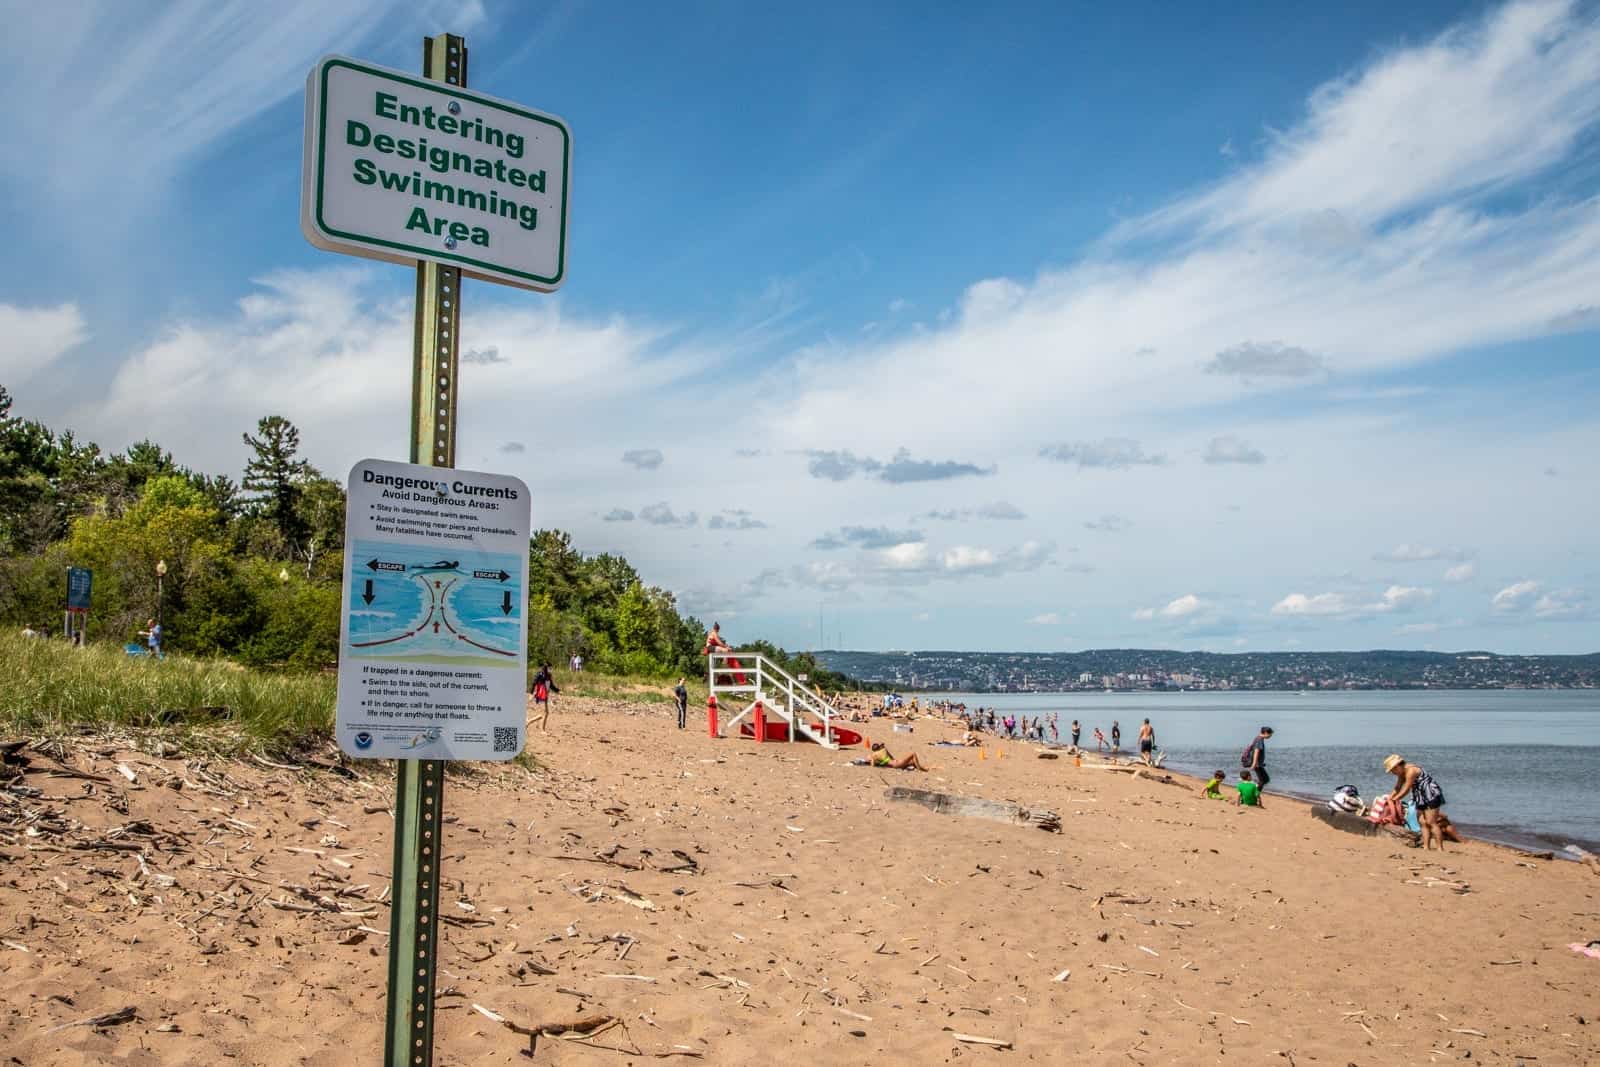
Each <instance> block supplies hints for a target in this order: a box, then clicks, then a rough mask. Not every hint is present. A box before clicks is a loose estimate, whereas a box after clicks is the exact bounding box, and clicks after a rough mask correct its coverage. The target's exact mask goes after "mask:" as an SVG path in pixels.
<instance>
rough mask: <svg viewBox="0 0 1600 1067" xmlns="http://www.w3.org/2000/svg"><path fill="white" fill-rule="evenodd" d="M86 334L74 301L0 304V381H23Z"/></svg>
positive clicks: (11, 384)
mask: <svg viewBox="0 0 1600 1067" xmlns="http://www.w3.org/2000/svg"><path fill="white" fill-rule="evenodd" d="M88 336H89V330H88V326H87V325H86V324H85V322H84V320H83V315H82V313H81V312H79V310H78V306H77V305H76V304H58V305H57V306H55V307H33V308H30V307H17V306H14V305H12V304H0V382H3V383H4V384H5V385H7V386H8V387H10V390H11V393H12V395H13V396H15V395H16V391H17V386H19V385H22V384H25V383H26V382H28V381H29V380H30V379H32V378H33V377H34V376H35V375H37V374H38V373H40V372H41V371H43V370H45V369H46V368H48V367H49V366H50V365H51V364H52V363H54V362H55V361H56V360H57V359H59V358H60V357H61V356H62V355H64V354H65V353H67V352H69V351H71V350H72V349H74V348H76V347H77V346H78V345H80V344H82V343H83V342H84V341H85V340H86V339H87V338H88Z"/></svg>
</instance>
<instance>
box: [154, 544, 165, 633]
mask: <svg viewBox="0 0 1600 1067" xmlns="http://www.w3.org/2000/svg"><path fill="white" fill-rule="evenodd" d="M166 576H167V561H166V560H164V559H158V560H156V625H157V626H160V625H161V600H162V597H161V580H162V579H163V578H165V577H166ZM163 632H165V631H163Z"/></svg>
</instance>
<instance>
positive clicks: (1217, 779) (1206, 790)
mask: <svg viewBox="0 0 1600 1067" xmlns="http://www.w3.org/2000/svg"><path fill="white" fill-rule="evenodd" d="M1227 777H1228V776H1227V775H1226V774H1225V773H1223V772H1222V771H1212V772H1211V778H1210V780H1208V781H1207V782H1206V784H1205V785H1204V786H1202V787H1201V789H1200V795H1201V796H1203V797H1209V798H1211V799H1212V800H1221V799H1222V783H1223V781H1225V780H1226V779H1227Z"/></svg>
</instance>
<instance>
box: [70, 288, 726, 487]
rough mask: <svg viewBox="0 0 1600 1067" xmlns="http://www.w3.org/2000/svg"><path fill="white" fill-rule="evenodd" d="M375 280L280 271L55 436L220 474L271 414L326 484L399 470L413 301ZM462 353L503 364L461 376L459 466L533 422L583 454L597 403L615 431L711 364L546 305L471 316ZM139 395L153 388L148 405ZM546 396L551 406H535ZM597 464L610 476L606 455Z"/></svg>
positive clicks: (173, 343) (165, 341) (125, 371)
mask: <svg viewBox="0 0 1600 1067" xmlns="http://www.w3.org/2000/svg"><path fill="white" fill-rule="evenodd" d="M375 270H376V269H365V268H335V269H329V270H320V271H283V272H279V273H277V274H272V275H269V276H267V277H264V278H262V279H259V280H258V281H257V284H256V287H255V288H254V289H252V290H251V291H250V292H249V294H248V295H246V296H245V297H244V298H243V299H241V300H240V301H239V302H238V305H237V309H236V311H235V313H234V314H232V315H223V316H217V317H213V318H178V319H174V320H173V321H171V322H170V323H168V324H167V326H166V327H165V328H164V329H163V330H162V331H161V333H160V335H159V336H158V337H156V338H155V339H154V340H153V341H151V342H150V343H149V344H147V345H146V346H144V347H143V348H140V349H137V350H135V351H134V352H133V354H132V355H130V356H129V357H128V358H127V359H126V360H125V361H124V362H123V363H122V365H121V366H120V367H119V368H118V369H117V370H116V371H115V373H114V374H113V376H112V378H111V381H110V383H109V387H108V392H107V394H106V395H105V397H104V398H103V399H100V398H97V397H93V396H92V394H89V395H86V397H85V400H84V407H83V408H82V409H80V410H79V411H77V412H71V413H68V416H67V417H66V418H65V419H64V420H63V421H64V422H65V424H66V425H70V426H78V427H93V428H94V436H95V437H96V438H97V439H99V440H100V441H101V443H102V444H107V445H112V444H118V443H120V442H127V441H134V440H138V439H140V438H143V437H146V436H148V437H151V438H153V439H155V440H158V441H160V442H161V443H162V445H163V446H165V447H167V448H170V449H171V450H172V451H173V453H174V454H176V455H179V456H186V457H206V458H204V459H203V460H200V461H199V465H200V466H202V467H204V468H205V469H207V470H214V471H225V472H228V473H234V472H236V471H237V470H239V468H240V466H241V464H242V461H243V446H242V444H241V443H240V440H239V431H240V429H241V428H245V427H250V426H254V425H255V422H256V420H257V419H258V418H260V417H261V416H262V415H264V414H268V413H272V412H276V413H278V414H281V415H284V416H285V417H287V418H288V419H289V420H290V421H291V422H294V423H295V424H296V425H298V426H299V427H300V428H301V430H302V435H303V437H304V439H305V440H306V441H307V442H308V443H309V442H315V443H316V444H315V455H316V461H317V462H318V463H319V464H320V465H322V466H324V468H325V469H328V470H331V471H334V472H340V471H343V470H346V469H348V467H349V466H350V464H352V463H354V462H355V460H357V459H360V458H362V457H364V456H368V455H402V456H403V455H405V452H406V443H405V442H406V419H405V416H404V413H405V412H406V411H407V410H409V408H410V403H411V375H410V372H409V370H406V371H404V372H403V373H396V370H395V368H397V367H398V368H409V367H410V363H411V347H412V332H413V317H412V309H411V306H410V305H411V302H410V300H395V301H386V300H383V299H381V296H382V294H383V290H382V289H381V288H380V287H378V286H377V285H376V284H375ZM462 340H463V342H464V343H467V344H471V345H472V346H473V347H475V348H478V349H483V348H487V347H491V346H492V347H496V348H498V349H499V350H500V351H501V352H503V353H506V354H508V355H509V356H510V358H509V359H508V360H507V361H504V362H500V363H493V364H484V365H475V366H473V367H471V368H464V369H463V370H462V373H461V402H460V403H461V406H460V411H459V414H458V424H459V425H460V427H461V430H460V431H459V432H460V435H461V436H460V438H459V443H458V450H459V451H460V452H461V453H462V454H463V455H469V454H472V453H473V452H474V451H476V452H478V453H483V454H488V453H491V452H493V451H495V450H496V449H497V448H498V445H496V444H493V443H491V442H495V441H499V440H501V437H500V435H501V434H502V433H503V432H504V431H505V430H506V429H507V428H513V427H522V426H525V425H526V423H527V413H528V412H529V411H532V410H536V409H537V410H539V412H540V432H541V435H542V437H543V439H545V440H579V439H582V438H583V436H584V435H585V434H588V433H591V432H592V418H593V412H594V411H596V410H599V409H600V406H601V404H602V403H603V404H604V405H605V407H606V408H607V409H608V410H610V411H611V412H612V413H613V416H614V417H616V418H617V419H618V421H619V423H629V422H635V421H638V420H637V419H636V418H635V413H636V412H638V411H648V410H649V409H650V408H651V407H652V406H653V403H654V400H653V397H652V394H653V393H655V392H657V391H658V390H659V389H660V388H661V386H662V385H663V383H665V382H668V381H673V380H676V379H678V378H679V377H680V376H681V375H682V373H683V372H684V371H685V370H686V369H687V368H688V367H690V366H692V365H693V363H694V361H695V360H696V359H704V358H706V357H707V356H708V355H710V356H713V357H714V355H715V353H714V352H711V351H708V350H707V349H704V348H700V349H697V350H696V352H695V354H694V355H693V356H692V357H691V356H688V355H686V354H684V353H683V352H682V351H680V350H674V349H663V348H662V347H661V345H660V335H659V334H658V333H656V332H653V331H649V330H643V329H638V328H635V327H634V326H633V325H631V324H629V323H628V322H626V321H625V320H623V319H621V318H612V319H609V320H607V321H604V322H590V321H583V320H578V319H572V318H568V317H567V316H565V315H563V314H562V312H561V305H560V303H559V302H558V301H553V300H552V301H538V302H535V301H529V300H523V301H518V302H516V303H511V304H507V303H503V302H490V301H487V300H486V301H483V302H481V303H479V304H477V305H475V307H474V310H473V314H472V315H471V316H469V317H468V318H467V319H466V320H465V321H464V322H463V325H462ZM551 351H560V352H563V353H564V354H565V357H566V358H563V359H560V360H555V361H542V362H540V363H539V365H540V367H541V370H540V373H539V376H538V378H537V379H535V378H533V377H530V376H529V375H528V374H527V373H526V372H524V371H522V370H519V369H518V368H519V366H528V365H531V364H532V363H534V362H535V356H536V354H537V353H547V352H551ZM546 363H548V366H546V365H545V364H546ZM152 382H159V383H160V385H161V389H160V401H161V402H160V403H159V404H153V403H152V396H151V390H150V385H151V383H152ZM553 394H559V395H560V396H561V398H562V403H560V404H555V405H552V404H547V403H543V402H542V399H543V398H548V397H549V396H550V395H553ZM107 438H109V439H110V440H107ZM607 451H609V449H607ZM610 457H611V458H610V462H611V463H613V464H614V463H616V459H615V457H616V453H615V452H611V453H610ZM191 462H193V460H191ZM458 462H460V461H459V460H458ZM529 466H530V467H531V466H532V464H531V463H530V464H529Z"/></svg>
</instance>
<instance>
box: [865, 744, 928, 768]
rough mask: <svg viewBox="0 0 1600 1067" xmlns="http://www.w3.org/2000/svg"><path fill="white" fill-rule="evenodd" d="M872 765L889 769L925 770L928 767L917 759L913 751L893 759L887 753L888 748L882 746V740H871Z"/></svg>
mask: <svg viewBox="0 0 1600 1067" xmlns="http://www.w3.org/2000/svg"><path fill="white" fill-rule="evenodd" d="M872 765H873V766H874V767H885V768H887V769H889V770H891V771H925V770H927V769H928V768H926V767H924V766H923V765H922V761H921V760H919V759H917V754H916V753H915V752H908V753H906V754H905V755H904V756H901V757H900V758H899V759H895V758H894V757H893V756H892V755H890V754H889V750H888V749H887V748H884V747H883V742H882V741H874V742H872Z"/></svg>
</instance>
